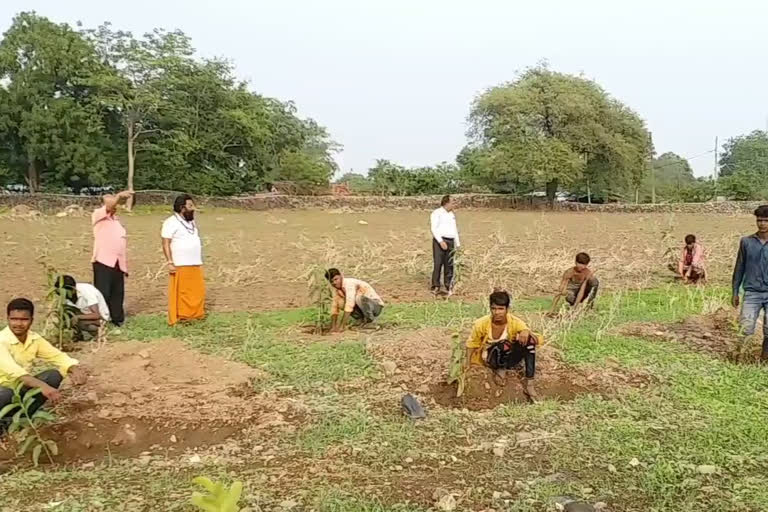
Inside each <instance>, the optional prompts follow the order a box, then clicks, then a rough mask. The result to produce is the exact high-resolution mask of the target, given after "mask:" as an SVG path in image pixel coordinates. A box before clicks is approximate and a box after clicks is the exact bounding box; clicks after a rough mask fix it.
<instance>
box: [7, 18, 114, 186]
mask: <svg viewBox="0 0 768 512" xmlns="http://www.w3.org/2000/svg"><path fill="white" fill-rule="evenodd" d="M105 74H109V70H108V69H107V68H105V66H103V65H102V63H101V62H100V61H99V59H98V56H97V54H96V52H95V50H94V48H93V46H92V45H90V44H89V43H88V42H87V41H85V40H84V39H83V38H82V37H81V35H80V34H79V33H78V32H76V31H74V30H73V29H71V28H70V27H69V26H68V25H66V24H56V23H52V22H51V21H49V20H47V19H45V18H42V17H40V16H38V15H36V14H34V13H21V14H19V15H18V16H16V17H15V18H14V20H13V23H12V24H11V27H10V28H9V29H8V31H7V32H5V34H4V35H3V39H2V41H1V42H0V84H1V85H0V151H1V152H2V154H1V157H2V161H3V164H4V166H5V167H6V168H7V169H8V171H9V172H8V176H7V179H10V180H20V179H23V180H24V181H26V183H27V185H28V186H29V188H30V190H31V191H33V192H34V191H37V190H39V189H40V187H41V185H42V183H43V181H44V178H47V180H48V181H50V182H52V183H56V184H58V185H59V186H65V187H74V188H79V187H81V186H84V185H88V184H103V183H104V182H105V181H106V180H107V170H108V167H109V165H108V164H109V162H110V154H111V149H112V148H111V146H110V141H109V135H108V131H107V129H106V126H105V123H104V118H103V110H102V106H101V105H100V103H99V101H98V97H99V91H98V83H99V82H100V81H101V79H102V77H103V76H104V75H105Z"/></svg>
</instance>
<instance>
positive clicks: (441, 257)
mask: <svg viewBox="0 0 768 512" xmlns="http://www.w3.org/2000/svg"><path fill="white" fill-rule="evenodd" d="M443 241H444V242H445V243H446V244H447V245H448V248H447V249H445V250H443V248H442V247H440V244H439V243H438V242H437V240H435V239H434V238H432V261H433V264H434V268H433V270H432V288H433V289H434V288H438V289H439V288H440V272H441V271H442V272H443V283H444V284H445V287H446V288H447V289H448V290H450V289H452V288H453V255H454V249H455V244H454V241H453V239H451V238H443Z"/></svg>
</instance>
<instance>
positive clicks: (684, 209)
mask: <svg viewBox="0 0 768 512" xmlns="http://www.w3.org/2000/svg"><path fill="white" fill-rule="evenodd" d="M761 204H765V203H762V202H759V201H719V202H708V203H667V204H630V203H609V204H584V203H559V204H558V205H557V209H558V210H567V211H575V212H603V213H705V214H706V213H710V214H711V213H720V214H731V215H732V214H745V213H746V214H751V213H752V212H753V211H754V210H755V208H757V207H758V206H760V205H761Z"/></svg>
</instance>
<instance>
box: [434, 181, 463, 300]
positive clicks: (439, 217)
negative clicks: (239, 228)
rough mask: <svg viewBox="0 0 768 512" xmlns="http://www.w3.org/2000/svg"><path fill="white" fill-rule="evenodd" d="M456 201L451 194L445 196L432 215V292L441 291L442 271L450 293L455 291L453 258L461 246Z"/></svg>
mask: <svg viewBox="0 0 768 512" xmlns="http://www.w3.org/2000/svg"><path fill="white" fill-rule="evenodd" d="M454 208H455V203H454V202H453V200H452V199H451V196H443V199H442V200H441V201H440V208H438V209H437V210H435V211H433V212H432V215H430V227H431V231H432V260H433V264H434V268H433V270H432V293H435V294H437V293H440V291H441V290H440V273H441V271H443V272H444V276H443V284H444V285H445V288H446V291H447V292H448V295H451V293H452V292H453V260H454V254H455V251H456V249H458V248H459V247H460V246H461V242H460V241H459V229H458V227H457V226H456V214H455V213H453V210H454Z"/></svg>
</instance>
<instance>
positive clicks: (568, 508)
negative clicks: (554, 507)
mask: <svg viewBox="0 0 768 512" xmlns="http://www.w3.org/2000/svg"><path fill="white" fill-rule="evenodd" d="M564 510H565V512H595V507H593V506H592V505H590V504H589V503H587V502H586V501H572V502H570V503H566V504H565V509H564Z"/></svg>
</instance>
